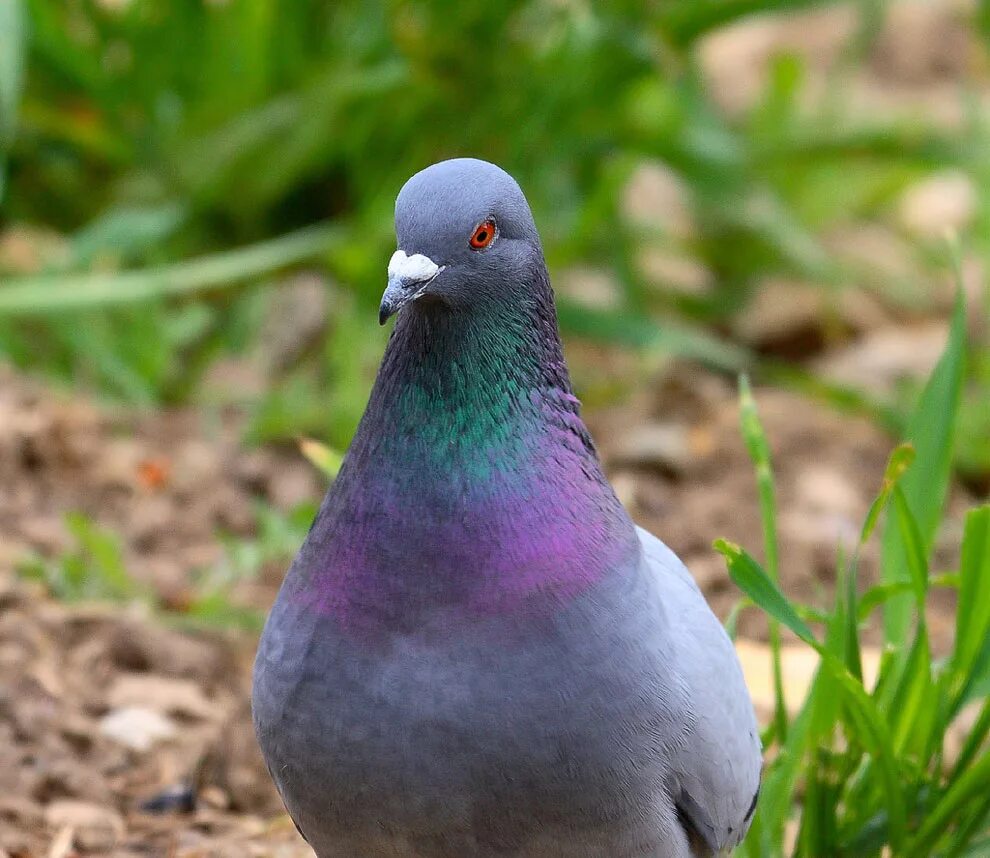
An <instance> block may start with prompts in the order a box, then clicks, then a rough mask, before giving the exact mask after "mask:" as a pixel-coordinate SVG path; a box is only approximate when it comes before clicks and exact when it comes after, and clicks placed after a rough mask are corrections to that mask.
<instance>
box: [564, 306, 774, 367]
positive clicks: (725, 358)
mask: <svg viewBox="0 0 990 858" xmlns="http://www.w3.org/2000/svg"><path fill="white" fill-rule="evenodd" d="M557 316H558V318H559V319H560V326H561V328H563V329H564V330H565V331H567V332H568V333H570V334H574V335H576V336H579V337H584V338H587V339H590V340H596V341H598V342H606V343H610V344H613V345H622V346H628V347H630V348H635V349H656V350H658V351H667V352H669V353H671V354H675V355H678V356H679V357H685V358H690V359H692V360H697V361H699V362H701V363H703V364H705V365H706V366H710V367H713V368H715V369H720V370H726V371H730V372H738V371H739V370H741V369H745V368H746V367H748V366H752V365H753V364H754V363H755V357H754V356H753V355H752V354H751V353H750V352H748V351H747V350H746V349H744V348H741V347H739V346H736V345H734V344H732V343H727V342H723V341H722V340H720V339H718V338H716V337H714V336H712V335H711V334H709V333H706V332H705V331H703V330H701V329H700V328H694V327H691V326H688V325H684V324H677V323H675V322H671V321H669V320H667V321H664V322H663V323H662V324H660V323H657V322H655V321H653V320H652V319H649V318H645V317H643V316H640V315H634V314H632V313H624V312H618V311H606V310H591V309H589V308H587V307H582V306H581V305H580V304H578V303H576V302H575V301H572V300H568V299H567V298H566V297H563V296H557Z"/></svg>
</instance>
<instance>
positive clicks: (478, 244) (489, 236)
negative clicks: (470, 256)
mask: <svg viewBox="0 0 990 858" xmlns="http://www.w3.org/2000/svg"><path fill="white" fill-rule="evenodd" d="M497 232H498V227H496V226H495V221H493V220H492V219H491V218H487V219H485V220H483V221H482V222H481V223H479V224H478V225H477V226H476V227H475V228H474V232H473V233H472V234H471V238H469V239H468V244H469V245H470V246H471V249H472V250H484V249H485V248H486V247H491V245H492V242H493V241H495V235H496V233H497Z"/></svg>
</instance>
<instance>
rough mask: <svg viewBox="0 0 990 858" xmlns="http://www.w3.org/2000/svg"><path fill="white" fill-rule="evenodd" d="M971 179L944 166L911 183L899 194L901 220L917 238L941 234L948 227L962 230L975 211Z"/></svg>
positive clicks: (975, 200)
mask: <svg viewBox="0 0 990 858" xmlns="http://www.w3.org/2000/svg"><path fill="white" fill-rule="evenodd" d="M976 206H977V197H976V189H975V188H974V187H973V182H972V180H971V179H970V178H969V177H968V176H967V175H966V174H965V173H962V172H960V171H958V170H946V171H944V172H941V173H936V174H935V175H933V176H929V177H928V178H927V179H925V180H924V181H922V182H919V183H918V184H916V185H912V186H911V187H910V188H908V189H907V190H906V191H905V192H904V196H903V197H902V198H901V203H900V207H899V210H898V215H899V217H900V221H901V223H903V224H904V226H905V228H906V229H908V230H909V231H910V232H912V233H914V234H915V235H917V236H918V237H920V238H939V239H940V238H942V237H943V236H944V235H945V233H946V231H947V230H951V231H956V232H961V231H962V230H964V229H965V228H966V227H967V226H969V224H970V223H971V222H972V220H973V217H974V215H975V214H976Z"/></svg>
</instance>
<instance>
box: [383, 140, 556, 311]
mask: <svg viewBox="0 0 990 858" xmlns="http://www.w3.org/2000/svg"><path fill="white" fill-rule="evenodd" d="M395 233H396V238H397V240H398V250H396V251H395V253H394V254H393V255H392V259H391V260H390V262H389V266H388V286H387V288H386V289H385V294H384V295H383V296H382V303H381V308H380V310H379V321H380V322H381V323H382V324H385V322H386V320H387V319H388V318H389V317H390V316H392V315H394V314H395V313H397V312H398V311H399V310H400V309H402V308H403V307H405V306H407V305H410V304H412V303H414V302H415V303H418V304H420V305H421V306H423V305H427V306H432V307H435V308H437V307H438V308H440V309H447V310H455V311H470V310H471V309H472V308H475V307H478V306H490V305H492V304H493V303H494V304H496V305H497V304H499V303H504V302H511V301H516V300H519V299H521V298H523V297H525V296H524V295H521V294H519V293H520V291H521V290H525V289H526V288H527V284H528V283H531V282H532V279H533V278H532V277H531V276H528V274H529V272H532V270H533V269H534V266H538V267H542V266H543V251H542V249H541V247H540V238H539V234H538V233H537V231H536V224H535V223H534V222H533V215H532V213H531V212H530V210H529V205H528V203H527V202H526V197H525V196H523V192H522V190H521V189H520V188H519V185H518V184H517V183H516V180H515V179H513V178H512V176H510V175H509V174H508V173H506V172H505V171H504V170H502V169H501V168H499V167H496V166H495V165H494V164H489V163H488V162H486V161H479V160H477V159H474V158H456V159H453V160H450V161H441V162H440V163H439V164H433V165H432V166H430V167H427V168H426V169H425V170H421V171H420V172H419V173H417V174H416V175H414V176H413V177H412V178H411V179H409V181H408V182H406V184H405V185H404V186H403V188H402V190H401V191H400V192H399V196H398V198H397V199H396V201H395Z"/></svg>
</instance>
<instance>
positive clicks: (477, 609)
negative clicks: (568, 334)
mask: <svg viewBox="0 0 990 858" xmlns="http://www.w3.org/2000/svg"><path fill="white" fill-rule="evenodd" d="M541 286H542V287H543V288H541V289H540V290H537V293H536V295H535V297H534V298H533V299H532V301H530V302H528V303H527V302H522V303H521V304H520V305H516V306H513V307H511V308H508V309H507V308H506V307H505V306H504V305H503V306H500V307H494V306H493V307H489V308H486V307H484V306H482V307H473V308H472V309H471V311H470V312H469V313H467V312H465V313H458V312H456V311H452V310H450V308H447V307H441V306H438V305H430V304H425V303H424V304H417V305H415V306H410V307H409V308H408V310H407V311H406V312H404V313H403V314H402V315H401V316H400V318H399V321H398V323H397V325H396V328H395V331H394V332H393V334H392V338H391V340H390V342H389V345H388V348H387V350H386V353H385V357H384V359H383V362H382V367H381V370H380V372H379V374H378V378H377V380H376V382H375V386H374V388H373V390H372V393H371V398H370V400H369V403H368V407H367V410H366V412H365V415H364V417H363V419H362V421H361V424H360V426H359V428H358V431H357V434H356V435H355V438H354V441H353V443H352V445H351V448H350V450H349V451H348V454H347V457H346V459H345V462H344V465H343V467H342V469H341V472H340V474H339V476H338V478H337V480H336V482H335V483H334V485H333V486H332V487H331V489H330V491H329V492H328V494H327V497H326V499H325V500H324V503H323V506H322V508H321V510H320V512H319V515H318V516H317V519H316V522H315V523H314V525H313V528H312V530H311V532H310V535H309V537H308V538H307V540H306V544H305V545H304V546H303V549H302V551H301V552H300V555H299V557H298V558H297V561H296V564H295V566H294V567H293V570H292V571H291V572H290V575H291V576H293V578H294V579H295V581H294V584H295V589H296V592H297V595H298V598H300V599H302V600H304V601H306V602H307V603H309V604H311V605H313V606H314V607H315V608H316V609H317V610H319V611H320V612H321V613H329V614H332V615H335V616H337V617H338V618H339V619H340V620H341V622H342V623H343V624H345V625H348V626H352V625H353V626H362V627H370V628H372V629H374V628H415V627H416V626H417V625H418V624H421V623H422V622H424V621H425V619H426V618H427V617H429V616H431V615H436V614H437V613H438V612H439V613H443V614H444V615H446V616H451V615H452V616H455V617H456V616H457V615H461V614H462V615H464V616H468V615H478V614H491V613H504V612H512V611H522V610H524V611H532V610H536V611H540V610H552V606H553V605H555V604H559V603H560V602H561V601H562V600H567V599H570V598H572V597H573V596H575V595H577V594H578V593H580V592H582V591H583V590H584V589H585V588H587V587H588V586H590V585H591V584H593V583H595V582H596V581H599V580H601V579H602V578H603V577H604V576H605V575H607V574H608V573H609V572H610V571H615V570H616V569H620V568H622V567H623V564H626V563H630V562H633V560H632V558H634V557H635V554H636V551H637V550H638V549H637V546H638V541H637V539H636V536H635V530H634V528H633V525H632V523H631V522H630V520H629V518H628V516H627V514H626V512H625V510H624V509H623V508H622V506H621V504H620V503H619V501H618V500H617V498H616V497H615V494H614V493H613V491H612V489H611V487H610V486H609V484H608V483H607V481H606V480H605V478H604V476H603V474H602V472H601V468H600V465H599V462H598V457H597V455H596V453H595V450H594V447H593V445H592V442H591V438H590V436H589V435H588V431H587V429H586V428H585V426H584V423H583V422H582V421H581V418H580V416H579V412H578V401H577V399H576V398H575V397H574V396H573V394H572V393H571V387H570V381H569V378H568V374H567V368H566V366H565V364H564V359H563V355H562V352H561V346H560V339H559V336H558V334H557V323H556V316H555V313H554V309H553V302H552V297H551V293H550V289H549V285H548V284H547V283H546V280H545V273H544V275H543V281H542V284H541ZM541 606H542V607H541Z"/></svg>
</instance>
